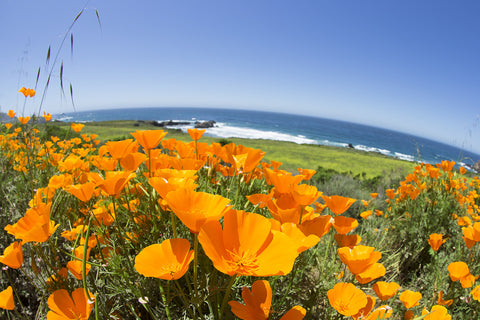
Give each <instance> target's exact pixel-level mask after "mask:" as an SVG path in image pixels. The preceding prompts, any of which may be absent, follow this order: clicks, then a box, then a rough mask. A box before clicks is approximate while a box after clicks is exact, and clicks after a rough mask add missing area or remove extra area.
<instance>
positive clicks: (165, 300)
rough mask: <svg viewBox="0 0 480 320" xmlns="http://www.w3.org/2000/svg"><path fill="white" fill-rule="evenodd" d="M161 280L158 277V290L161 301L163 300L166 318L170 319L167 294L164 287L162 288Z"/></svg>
mask: <svg viewBox="0 0 480 320" xmlns="http://www.w3.org/2000/svg"><path fill="white" fill-rule="evenodd" d="M161 281H162V280H160V279H158V286H159V287H160V292H161V293H162V301H163V305H164V306H165V313H166V314H167V318H168V320H172V316H171V314H170V308H169V307H168V300H167V296H166V294H165V289H163V286H162V282H161Z"/></svg>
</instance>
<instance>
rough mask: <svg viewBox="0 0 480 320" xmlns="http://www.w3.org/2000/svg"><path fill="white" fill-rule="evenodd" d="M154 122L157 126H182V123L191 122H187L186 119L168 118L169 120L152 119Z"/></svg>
mask: <svg viewBox="0 0 480 320" xmlns="http://www.w3.org/2000/svg"><path fill="white" fill-rule="evenodd" d="M152 124H153V125H154V126H155V127H167V126H182V125H188V124H190V122H185V121H173V120H168V121H155V120H154V121H152Z"/></svg>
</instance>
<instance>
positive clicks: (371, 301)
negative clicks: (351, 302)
mask: <svg viewBox="0 0 480 320" xmlns="http://www.w3.org/2000/svg"><path fill="white" fill-rule="evenodd" d="M376 301H377V300H376V299H375V298H374V297H372V296H370V295H367V304H366V305H365V307H363V308H362V309H360V311H358V312H357V313H356V314H354V315H352V318H353V319H354V320H357V319H365V317H366V315H368V314H369V313H370V312H371V311H372V310H373V307H375V302H376Z"/></svg>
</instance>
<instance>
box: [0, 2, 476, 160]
mask: <svg viewBox="0 0 480 320" xmlns="http://www.w3.org/2000/svg"><path fill="white" fill-rule="evenodd" d="M85 5H86V10H85V11H84V12H83V14H82V15H81V17H80V18H79V19H78V20H77V22H76V24H75V25H74V27H73V29H72V33H73V37H74V49H73V55H72V54H71V52H70V34H68V38H67V41H66V44H65V46H64V47H63V50H61V51H60V53H59V60H58V62H57V64H56V67H55V68H54V71H53V73H52V79H51V83H50V87H49V89H48V92H47V95H46V100H45V102H44V108H43V110H47V111H48V112H50V113H58V112H64V111H73V107H72V105H71V103H70V100H69V90H68V87H69V85H70V83H71V84H72V87H73V91H74V98H75V104H76V110H78V111H83V110H91V109H105V108H114V107H135V106H140V107H144V106H159V107H161V106H194V107H195V106H198V107H206V106H208V107H226V108H240V109H256V110H265V111H280V112H287V113H296V114H303V115H313V116H319V117H325V118H332V119H341V120H346V121H352V122H358V123H363V124H369V125H374V126H380V127H385V128H391V129H394V130H398V131H403V132H407V133H412V134H415V135H420V136H424V137H427V138H431V139H434V140H437V141H441V142H445V143H448V144H452V145H455V146H459V147H463V148H465V149H467V150H469V151H474V152H477V153H479V152H480V124H479V116H480V58H479V54H480V37H479V34H480V19H479V18H478V17H479V16H480V2H479V1H477V0H464V1H461V2H460V1H453V0H449V1H445V0H422V1H418V0H403V1H386V0H343V1H334V0H329V1H326V0H297V1H294V0H291V1H283V0H256V1H250V0H243V1H227V0H222V1H220V0H218V1H217V0H215V1H214V0H203V1H196V0H188V1H187V0H175V1H164V0H156V1H153V0H142V1H118V0H116V1H112V0H91V1H89V2H86V1H74V0H70V1H64V0H63V1H59V0H44V1H37V0H30V1H25V0H2V1H1V3H0V42H1V43H0V47H1V48H2V49H1V50H0V108H1V111H4V112H5V111H7V110H8V109H14V110H17V111H20V112H21V111H22V109H23V101H24V99H23V96H22V95H21V94H20V93H17V90H18V89H19V88H20V87H22V86H26V87H33V86H34V85H35V79H36V75H37V70H38V68H39V67H41V71H42V73H41V76H40V81H39V85H38V88H37V96H36V97H35V98H34V99H32V100H31V101H30V100H29V101H27V104H26V108H25V110H26V113H31V112H33V111H34V110H38V106H39V103H40V100H41V96H42V91H43V87H44V85H45V83H46V74H47V70H48V68H46V66H45V58H46V53H47V49H48V47H49V46H51V47H52V60H53V56H54V55H55V54H56V52H57V51H58V48H59V45H60V42H61V40H62V38H63V36H64V35H65V33H66V31H67V29H68V27H69V26H70V24H71V23H72V21H73V19H74V17H75V16H76V15H77V13H78V12H79V11H80V10H81V9H82V8H83V7H84V6H85ZM95 10H98V13H99V16H100V21H101V27H100V26H99V24H98V22H97V17H96V13H95ZM61 61H63V64H64V74H63V81H64V85H65V87H66V90H65V93H66V98H65V97H62V95H61V93H60V90H59V87H60V85H59V83H60V81H59V69H60V63H61ZM51 66H52V61H51V62H50V66H49V67H51Z"/></svg>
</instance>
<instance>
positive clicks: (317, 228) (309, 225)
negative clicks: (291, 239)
mask: <svg viewBox="0 0 480 320" xmlns="http://www.w3.org/2000/svg"><path fill="white" fill-rule="evenodd" d="M332 222H333V218H332V216H330V215H320V216H317V217H315V218H313V219H311V220H305V221H303V222H302V224H301V225H300V229H301V230H302V231H303V232H304V233H305V234H306V235H310V234H314V235H316V236H317V237H319V238H321V237H323V236H324V235H326V234H327V233H328V232H329V231H330V229H331V227H332Z"/></svg>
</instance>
